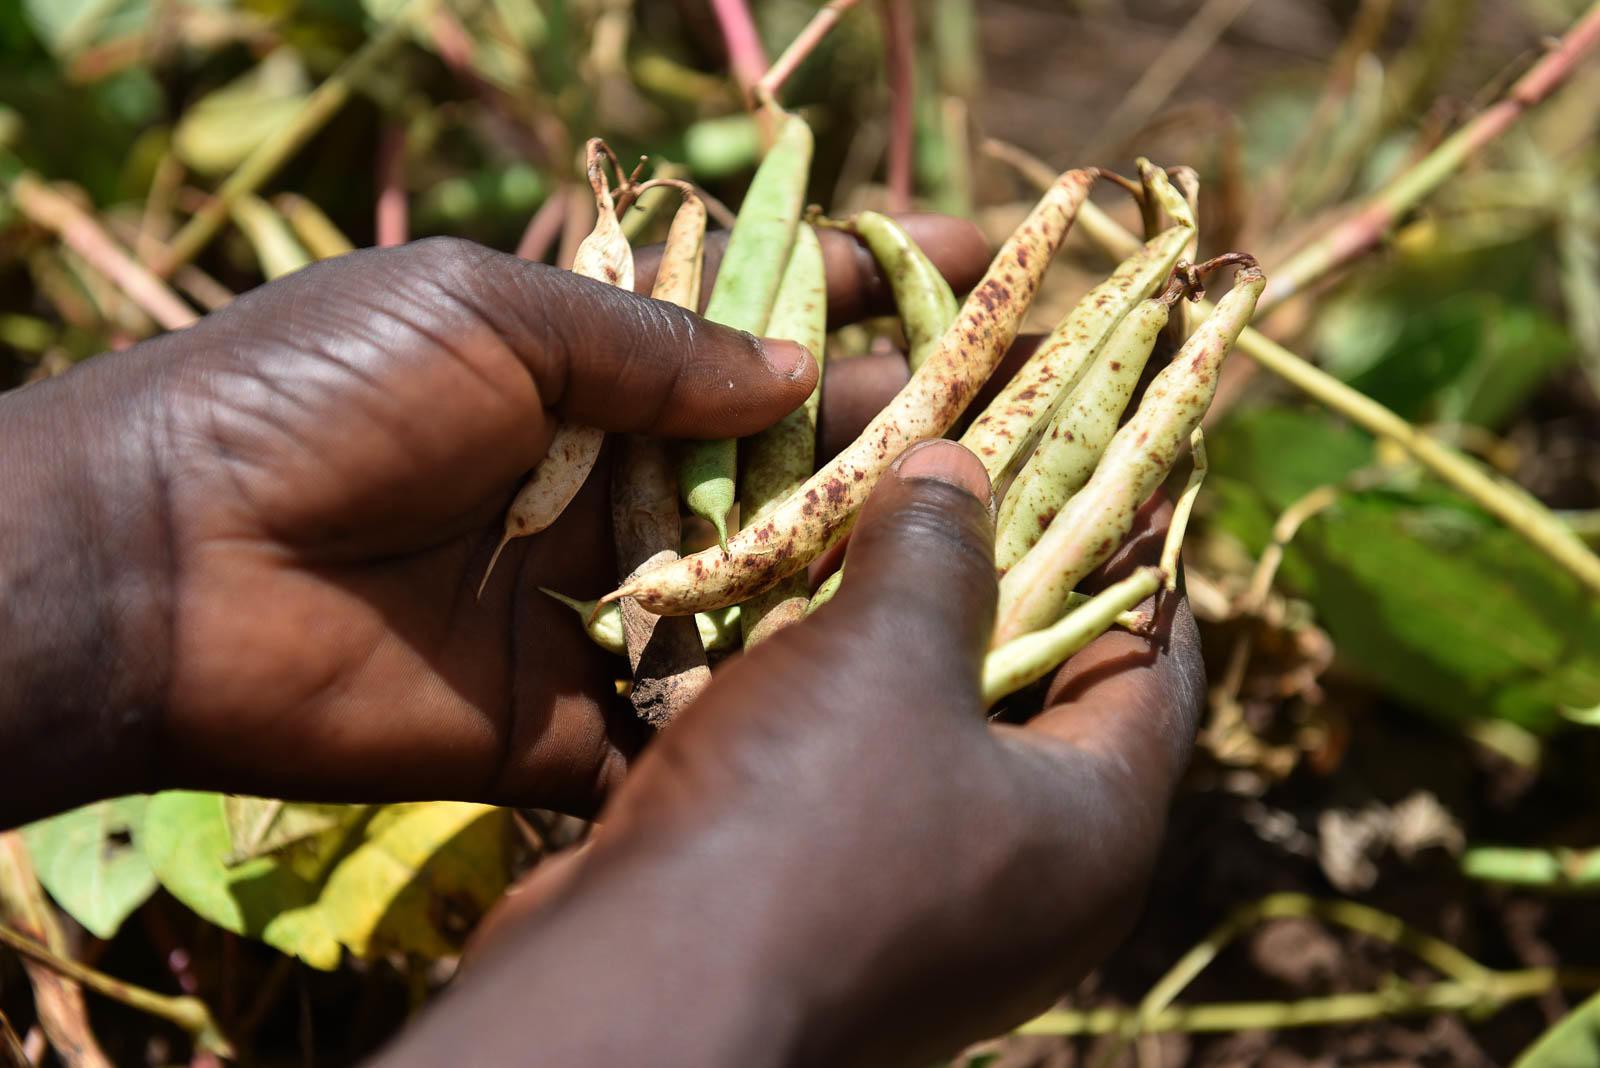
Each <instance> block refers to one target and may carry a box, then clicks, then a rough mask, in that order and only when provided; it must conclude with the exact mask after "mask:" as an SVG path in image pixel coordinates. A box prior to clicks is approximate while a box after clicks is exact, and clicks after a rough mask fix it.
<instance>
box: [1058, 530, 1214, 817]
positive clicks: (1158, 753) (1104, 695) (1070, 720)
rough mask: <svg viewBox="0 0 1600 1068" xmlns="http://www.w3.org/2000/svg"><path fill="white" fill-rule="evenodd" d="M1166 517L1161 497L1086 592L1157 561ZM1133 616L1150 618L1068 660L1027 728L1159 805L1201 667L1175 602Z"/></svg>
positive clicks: (1194, 701) (1163, 596)
mask: <svg viewBox="0 0 1600 1068" xmlns="http://www.w3.org/2000/svg"><path fill="white" fill-rule="evenodd" d="M1171 515H1172V508H1171V505H1170V503H1168V502H1167V501H1166V500H1165V499H1156V500H1153V501H1152V502H1151V503H1150V504H1148V505H1146V506H1145V508H1144V509H1142V510H1141V512H1140V516H1139V519H1138V521H1137V523H1136V526H1135V528H1134V531H1133V533H1132V534H1131V535H1130V537H1129V539H1128V542H1127V544H1126V545H1125V546H1124V547H1123V549H1122V550H1119V552H1118V554H1117V555H1116V556H1114V557H1113V558H1112V559H1111V560H1109V561H1107V562H1106V564H1105V565H1104V566H1103V567H1102V568H1101V569H1100V571H1098V572H1096V574H1095V576H1093V580H1094V581H1093V583H1086V585H1101V584H1105V583H1109V582H1112V581H1115V580H1116V579H1117V578H1120V577H1123V576H1125V575H1127V574H1129V573H1131V572H1132V571H1133V569H1134V568H1135V567H1138V566H1141V565H1145V564H1151V563H1154V562H1156V561H1157V560H1158V559H1159V557H1160V552H1161V543H1162V539H1163V538H1164V536H1165V534H1166V526H1167V522H1168V520H1169V519H1170V518H1171ZM1140 610H1141V611H1143V612H1145V613H1147V614H1149V615H1150V616H1151V617H1152V619H1151V623H1150V625H1149V627H1148V628H1146V630H1145V631H1144V632H1143V633H1134V632H1132V631H1128V630H1122V629H1120V628H1119V629H1113V630H1111V631H1108V632H1107V633H1105V634H1103V635H1101V636H1100V637H1099V638H1098V639H1096V640H1095V641H1094V642H1092V643H1091V644H1090V645H1089V646H1088V647H1087V648H1085V649H1083V650H1082V651H1081V652H1079V653H1077V654H1075V655H1074V656H1073V657H1072V659H1071V660H1069V661H1067V664H1066V666H1065V667H1063V668H1062V669H1061V671H1060V672H1058V673H1057V675H1056V677H1055V678H1054V679H1053V680H1051V683H1050V686H1049V689H1048V690H1047V692H1046V695H1045V706H1044V711H1043V712H1041V713H1040V714H1039V715H1038V716H1036V717H1034V719H1032V720H1031V721H1030V722H1029V723H1028V725H1027V729H1028V730H1029V731H1037V732H1042V733H1044V734H1048V735H1051V736H1053V737H1056V738H1059V739H1062V740H1064V741H1068V742H1071V743H1072V744H1074V745H1076V746H1078V747H1080V748H1083V749H1087V750H1090V751H1093V752H1096V753H1099V754H1101V755H1104V756H1107V757H1110V758H1112V759H1113V760H1114V761H1116V762H1118V763H1119V764H1121V765H1122V766H1124V767H1126V768H1128V769H1129V771H1130V772H1131V774H1132V775H1133V776H1134V777H1135V778H1136V779H1138V780H1139V781H1141V782H1142V783H1143V784H1144V789H1145V790H1146V791H1147V792H1148V793H1149V796H1151V797H1152V798H1154V799H1155V800H1157V801H1158V802H1159V803H1163V804H1164V803H1165V798H1166V797H1167V796H1168V795H1169V793H1170V791H1171V789H1172V787H1173V786H1174V785H1175V784H1176V781H1177V778H1178V776H1179V775H1180V774H1181V773H1182V771H1183V769H1184V767H1185V766H1186V765H1187V764H1188V761H1189V753H1190V749H1191V748H1192V746H1193V742H1194V732H1195V727H1196V724H1197V723H1198V720H1199V716H1200V711H1201V709H1202V707H1203V706H1204V702H1205V667H1204V664H1203V663H1202V661H1201V657H1200V637H1199V632H1198V630H1197V629H1196V627H1195V623H1194V616H1193V615H1192V614H1191V613H1190V611H1189V605H1188V602H1187V601H1186V600H1185V599H1184V598H1183V597H1182V596H1181V594H1168V593H1165V592H1158V593H1157V595H1156V596H1155V597H1154V598H1152V599H1151V600H1149V601H1146V602H1145V604H1144V605H1142V606H1141V608H1140Z"/></svg>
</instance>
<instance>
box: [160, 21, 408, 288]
mask: <svg viewBox="0 0 1600 1068" xmlns="http://www.w3.org/2000/svg"><path fill="white" fill-rule="evenodd" d="M434 2H435V0H413V2H412V3H410V4H408V5H407V6H406V7H404V8H402V9H401V10H400V12H399V13H398V14H396V15H395V16H394V17H393V18H392V19H390V20H389V21H388V22H387V23H385V24H384V26H383V27H382V28H381V29H380V30H379V31H378V32H377V33H376V34H374V35H373V36H372V37H371V38H369V39H368V40H367V42H366V43H365V44H363V45H362V46H361V47H360V48H359V49H357V50H356V52H355V53H354V54H352V55H351V56H350V58H348V59H346V60H345V61H344V63H343V65H341V66H340V67H339V69H338V70H336V71H334V72H333V73H332V74H331V75H329V76H328V79H327V80H326V81H324V82H323V83H322V84H321V85H319V86H317V87H316V89H314V90H313V91H312V93H311V95H310V96H308V97H306V99H305V103H304V104H302V105H301V107H300V111H299V113H298V114H297V115H295V117H294V119H293V120H292V121H291V122H289V123H288V124H287V125H286V126H283V127H281V128H279V129H278V130H277V132H275V133H273V134H272V135H271V136H269V137H268V138H267V139H266V140H264V141H262V142H261V143H260V144H259V145H257V146H256V148H255V150H254V151H253V152H251V153H250V155H249V156H247V157H246V158H245V160H244V162H243V163H241V164H239V166H238V168H237V169H235V170H234V172H233V173H232V174H230V175H229V176H228V177H227V179H226V180H225V181H224V182H223V183H222V185H221V187H220V188H218V189H217V193H216V196H214V197H212V199H211V200H210V201H209V202H208V203H207V204H206V205H205V206H204V207H203V208H201V209H200V210H199V211H198V212H196V213H195V214H194V216H193V218H191V219H190V220H189V221H188V222H187V223H185V224H184V225H183V228H182V229H180V230H179V231H178V233H177V235H176V236H175V237H173V239H172V242H171V244H169V245H168V246H167V252H166V255H165V256H163V257H162V258H161V259H160V260H158V261H157V263H156V273H157V274H158V275H160V276H161V277H163V278H165V277H167V276H169V275H171V274H172V272H173V271H175V270H176V269H177V268H178V267H179V266H181V265H183V264H185V263H188V262H189V261H190V260H192V259H194V258H195V256H197V255H198V254H199V253H200V250H201V249H203V248H205V247H206V245H207V243H209V242H210V240H211V239H212V238H213V237H215V236H216V235H217V232H218V231H219V230H221V229H222V226H223V224H224V223H226V222H227V221H228V216H229V215H230V213H231V212H232V210H233V205H234V203H235V202H236V201H237V200H238V199H239V198H240V197H242V196H245V195H246V194H249V193H254V192H255V191H256V190H257V189H259V188H261V186H262V185H263V184H264V183H265V182H266V181H267V180H268V179H270V178H271V177H272V176H273V175H274V174H277V173H278V170H279V168H281V167H282V166H283V165H284V164H285V163H287V162H288V161H289V159H290V157H292V156H293V155H294V154H295V153H296V152H297V151H299V150H300V147H301V146H302V145H304V144H305V143H306V142H307V141H309V140H310V139H311V138H312V136H313V135H315V134H316V133H317V131H318V130H321V129H322V127H323V126H325V125H327V123H328V120H330V119H332V118H333V116H334V115H336V114H337V113H338V111H339V109H340V108H342V107H343V106H344V103H345V101H347V100H349V99H350V93H351V91H352V90H353V89H354V87H355V85H356V84H357V83H358V82H360V81H361V80H362V79H363V78H365V77H366V76H367V74H368V73H370V72H371V71H372V70H373V68H375V67H377V66H378V64H379V63H382V62H384V61H385V60H387V59H388V58H389V55H390V53H392V52H393V51H395V49H397V48H398V47H399V46H400V45H401V43H403V42H404V41H405V40H406V38H407V36H409V34H410V32H411V22H412V19H411V13H412V11H413V10H415V9H419V8H423V9H425V8H426V7H428V6H430V5H431V4H432V3H434Z"/></svg>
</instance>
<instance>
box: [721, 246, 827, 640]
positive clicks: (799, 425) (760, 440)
mask: <svg viewBox="0 0 1600 1068" xmlns="http://www.w3.org/2000/svg"><path fill="white" fill-rule="evenodd" d="M766 332H767V336H768V337H774V338H780V339H782V340H784V341H794V342H798V343H799V344H801V345H804V346H805V347H806V348H807V349H809V350H810V351H811V352H812V353H813V354H815V355H816V357H817V369H818V372H819V374H818V376H817V386H816V388H815V389H813V390H812V391H811V396H809V397H807V398H806V401H805V403H804V404H802V405H801V406H800V407H798V408H796V409H795V410H794V411H792V412H790V413H789V414H788V415H786V416H784V417H783V419H781V420H780V421H779V422H778V423H777V424H776V425H774V426H771V427H768V428H767V429H766V430H763V431H762V432H761V433H759V434H757V435H755V436H754V437H752V438H751V439H750V440H749V441H747V442H745V463H744V470H743V472H742V473H741V478H740V483H739V514H740V517H741V519H742V521H743V524H744V525H745V526H750V525H751V524H753V523H759V522H761V521H762V520H764V519H766V517H767V516H768V515H770V514H771V513H772V511H773V509H775V508H777V507H778V505H780V504H782V503H783V502H784V500H785V499H787V498H788V496H789V495H790V494H791V493H793V492H794V491H795V490H797V489H799V488H800V487H801V486H802V485H804V484H805V481H806V479H807V478H809V477H810V476H811V472H812V471H814V470H815V469H816V448H817V405H818V403H819V402H820V401H821V398H822V376H821V373H820V372H821V371H822V369H823V368H822V357H823V352H824V350H825V348H826V342H827V333H828V280H827V276H826V274H825V273H824V271H823V266H822V246H821V245H820V244H818V242H817V234H816V231H814V230H813V229H811V227H809V226H806V225H804V224H801V226H800V229H799V231H798V232H797V233H796V235H795V242H794V248H793V249H792V250H791V251H790V253H789V265H788V266H787V267H786V268H785V269H784V272H783V281H782V282H781V284H780V285H779V287H778V297H777V300H776V301H775V302H774V303H773V305H772V317H771V318H770V319H769V320H768V321H767V331H766ZM809 600H810V594H809V592H808V590H807V589H806V581H805V576H804V575H803V574H795V575H790V576H789V577H788V578H786V579H784V580H783V581H781V582H779V583H778V584H777V585H776V586H774V587H772V589H770V590H766V591H764V592H762V593H758V594H756V595H755V596H754V597H752V598H750V600H749V601H747V602H745V610H744V614H743V617H742V623H741V625H742V626H743V628H744V644H745V647H746V648H748V647H750V646H751V645H754V644H755V643H756V642H758V641H760V640H761V639H763V638H766V637H769V636H770V635H772V634H774V633H776V632H777V631H778V630H780V629H782V628H783V627H785V626H787V625H788V624H790V623H794V622H797V621H798V620H800V619H802V618H804V617H805V609H806V604H807V602H808V601H809Z"/></svg>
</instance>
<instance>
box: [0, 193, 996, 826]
mask: <svg viewBox="0 0 1600 1068" xmlns="http://www.w3.org/2000/svg"><path fill="white" fill-rule="evenodd" d="M913 226H914V228H915V229H917V231H918V234H919V237H920V238H921V239H922V240H923V241H924V242H925V244H927V245H928V247H929V250H930V252H931V254H932V255H933V256H934V257H935V259H936V260H937V261H938V262H939V263H940V264H941V266H942V267H943V268H944V269H945V270H947V272H948V273H949V274H950V275H951V277H952V281H953V282H954V283H955V284H957V285H970V284H971V282H972V280H973V279H974V278H975V277H976V275H977V274H978V273H979V272H980V271H981V270H982V268H983V267H984V265H985V262H986V259H987V252H986V250H985V249H984V247H983V244H982V241H981V239H980V238H979V236H978V235H977V232H976V230H975V229H973V228H972V227H971V226H970V224H966V223H960V222H957V221H955V220H949V219H938V218H923V219H920V220H916V221H915V222H914V223H913ZM823 237H824V248H825V257H826V260H827V264H828V268H829V272H830V273H829V300H830V311H832V312H834V313H835V324H836V325H837V323H839V322H843V321H845V320H846V319H848V318H850V317H853V316H859V315H860V314H862V312H863V310H864V309H867V308H869V307H872V306H873V304H874V302H876V305H877V307H879V308H881V307H883V301H884V299H885V298H886V293H885V291H884V287H883V284H882V282H881V280H880V279H877V278H876V277H875V275H874V272H873V269H872V266H871V263H872V261H871V257H870V256H869V255H867V254H866V252H865V250H864V249H863V248H861V247H860V246H859V245H857V244H856V243H855V242H854V241H852V240H850V239H849V238H847V237H845V236H844V235H842V234H835V233H829V234H825V235H823ZM709 246H710V249H711V250H712V255H711V257H710V259H711V262H709V263H708V265H707V270H708V274H709V273H711V272H713V271H714V268H715V254H716V252H717V251H718V250H719V249H720V243H719V242H718V241H716V240H712V241H711V242H710V243H709ZM656 258H657V254H656V253H654V252H652V251H648V250H646V251H642V252H641V254H640V264H639V266H640V270H639V276H640V284H641V285H642V286H647V285H648V282H649V279H650V277H651V276H652V274H653V271H654V266H655V261H656ZM709 282H710V279H709V277H708V279H707V283H708V288H709ZM815 375H816V369H815V365H814V363H813V362H812V361H811V359H809V358H808V357H806V356H805V354H804V353H803V351H802V350H800V349H799V348H798V347H796V346H792V345H787V344H783V343H776V342H768V343H766V344H765V345H764V346H763V345H762V344H761V343H759V342H757V341H756V340H755V339H753V338H751V337H749V336H748V335H745V334H742V333H739V332H736V331H731V330H727V329H725V328H722V327H718V326H714V325H712V324H710V323H707V322H705V321H704V320H701V319H698V318H697V317H695V316H692V315H689V314H688V313H685V312H682V311H681V310H679V309H676V308H672V307H670V306H668V305H665V304H662V303H660V302H656V301H650V300H646V299H641V298H637V297H634V296H632V295H629V294H624V293H620V292H618V291H616V290H614V289H609V288H607V287H604V286H602V285H600V284H599V283H594V282H590V281H587V280H584V279H580V278H578V277H576V276H574V275H572V274H570V273H568V272H563V271H557V270H554V269H552V268H548V267H542V266H539V265H533V264H528V263H524V262H522V261H519V260H516V259H515V258H513V257H510V256H504V255H500V254H497V253H493V252H491V251H489V250H487V249H484V248H481V247H479V246H475V245H472V244H469V243H467V242H461V241H452V240H434V241H427V242H420V243H417V244H414V245H410V246H406V247H404V248H400V249H396V250H388V251H369V252H362V253H358V254H354V255H351V256H347V257H343V258H341V259H339V260H336V261H333V262H329V263H325V264H319V265H316V266H313V267H311V268H308V269H307V270H305V271H302V272H298V273H296V274H295V275H292V276H290V277H288V278H285V279H283V280H280V281H278V282H275V283H272V284H270V285H267V286H263V287H262V288H260V289H258V290H256V291H254V292H251V293H249V294H246V295H244V296H242V297H240V298H239V299H238V300H237V301H235V302H234V303H233V304H232V305H230V306H229V307H228V308H226V309H224V310H223V311H221V312H218V313H216V314H214V315H211V316H208V317H207V318H206V319H205V320H203V321H202V322H201V323H200V324H198V325H197V326H195V327H193V328H191V329H189V330H185V331H181V332H178V333H175V334H170V335H166V336H163V337H161V338H158V339H156V340H154V341H151V342H148V343H146V344H144V345H140V346H137V347H136V348H134V349H132V350H130V351H128V352H124V353H120V354H117V355H116V356H113V357H108V358H105V359H101V360H96V361H94V362H93V363H91V364H89V365H87V366H85V367H83V368H80V369H78V370H76V371H74V372H72V373H70V374H68V375H66V376H63V377H62V378H61V379H57V380H54V381H51V382H48V383H43V384H41V385H39V386H36V387H31V388H29V389H27V390H22V391H19V392H17V393H14V394H11V395H8V396H7V397H6V398H5V399H4V401H3V402H0V428H3V430H0V437H3V439H4V441H3V444H4V448H3V449H0V452H3V453H4V454H5V455H7V456H8V462H7V463H6V465H4V467H3V468H0V479H3V480H4V481H3V482H0V500H3V501H4V502H5V503H6V509H5V510H6V511H7V512H8V513H9V514H10V516H11V521H10V525H9V526H8V528H7V530H6V533H7V535H8V536H7V537H6V538H4V539H3V540H4V542H5V543H6V545H7V553H6V554H0V586H4V587H5V588H6V589H7V591H8V598H7V599H8V601H9V602H10V606H11V607H12V609H13V611H14V612H15V613H16V616H15V617H14V620H13V622H14V625H15V626H16V628H17V629H18V630H19V631H26V633H28V634H29V635H31V636H32V638H31V641H32V642H33V643H39V644H37V645H35V644H30V643H25V642H20V641H18V642H10V643H0V644H8V652H7V653H6V654H5V659H4V661H3V663H0V667H6V668H14V669H15V670H13V671H10V672H8V673H5V674H8V677H9V679H10V681H9V682H0V712H3V713H4V714H3V715H0V741H6V742H8V743H9V744H8V745H7V746H6V748H7V749H8V751H12V752H19V751H23V750H24V748H26V749H27V750H28V751H29V752H30V760H31V761H32V767H33V768H34V769H35V772H36V773H35V774H29V775H23V776H21V777H17V778H12V779H11V780H10V784H9V785H8V786H7V787H6V788H5V789H4V790H3V791H0V818H6V819H21V818H27V817H28V816H32V815H40V814H43V813H45V812H48V811H52V810H54V809H57V808H60V807H62V806H64V805H66V804H70V803H74V802H77V801H82V800H88V799H90V798H91V797H92V796H99V795H103V794H105V793H109V792H125V791H130V790H145V789H153V788H159V787H168V786H177V785H182V786H191V787H211V788H219V789H226V790H229V791H235V792H247V793H262V794H267V795H271V796H286V797H309V798H316V799H321V800H338V799H351V800H364V801H365V800H382V799H399V798H419V797H428V798H441V797H454V798H472V799H476V800H488V801H502V802H509V803H520V804H529V805H538V806H542V807H551V808H562V809H567V810H571V811H579V812H585V811H592V810H593V809H594V808H595V807H596V806H597V805H598V803H599V801H600V800H601V799H602V798H603V797H604V796H605V794H606V792H607V790H608V789H609V788H610V787H611V786H612V785H613V784H614V783H615V781H616V780H617V778H618V777H619V775H620V773H621V772H622V770H623V769H624V768H625V766H626V763H627V761H628V759H629V758H630V757H631V755H632V754H633V753H634V752H635V751H636V749H637V747H638V745H639V743H640V741H641V738H642V735H641V732H640V729H639V727H638V724H637V723H636V721H635V719H634V717H633V716H632V714H631V711H629V710H627V709H626V708H625V707H623V706H622V705H621V704H620V703H619V702H618V701H617V700H616V699H615V695H614V691H613V683H612V679H613V677H614V673H615V668H614V664H612V663H610V662H609V661H608V659H607V656H606V654H604V653H603V652H602V651H600V650H598V649H596V648H595V647H594V646H593V645H592V644H591V643H590V642H589V641H588V639H587V638H586V637H585V636H584V635H583V634H582V632H581V630H580V629H579V628H578V627H577V626H576V625H575V623H574V620H573V619H572V617H571V614H570V611H569V610H568V609H565V608H563V607H561V606H559V605H556V604H555V603H554V602H552V601H550V600H549V599H548V598H546V597H544V596H542V595H540V594H539V593H538V592H537V590H536V587H538V586H541V585H545V586H552V587H556V588H561V589H564V590H574V591H577V590H585V589H589V588H593V589H604V588H607V587H608V586H609V585H610V584H612V582H613V581H614V580H615V578H616V572H615V569H614V565H613V562H612V538H611V533H610V530H609V526H608V523H609V507H608V505H607V501H606V493H605V487H606V479H605V477H604V471H603V469H601V470H600V471H599V472H598V474H597V477H595V478H592V479H591V480H590V482H589V483H588V485H587V486H586V488H585V489H584V491H583V492H581V493H580V495H579V497H578V498H577V499H576V500H575V501H574V502H573V504H572V506H571V507H570V508H569V509H568V511H567V513H566V514H564V515H563V517H562V518H561V520H560V521H559V522H557V523H556V524H555V525H554V526H552V527H551V528H550V529H549V530H547V531H545V532H544V533H542V534H540V535H538V536H536V537H533V538H529V539H524V540H522V541H520V542H517V543H514V544H513V545H512V547H511V548H510V549H508V551H507V553H506V555H505V557H504V558H503V559H502V561H501V563H500V565H499V567H498V569H497V571H496V573H495V576H494V579H493V581H491V582H490V583H489V586H488V588H487V590H486V591H485V593H484V596H483V599H482V601H481V602H478V601H477V600H475V597H474V594H475V590H476V587H477V584H478V580H479V579H480V578H481V576H482V574H483V570H484V567H485V565H486V563H487V561H488V556H489V551H490V549H491V548H492V546H493V544H494V542H495V541H496V539H497V537H498V534H499V531H500V525H501V516H502V514H503V512H504V509H505V506H506V504H507V503H508V501H509V500H510V498H511V496H512V494H513V493H514V491H515V490H516V488H517V486H518V484H519V483H520V481H521V480H522V479H523V477H524V476H525V475H526V473H527V472H528V471H529V470H530V469H531V468H532V467H533V466H535V464H537V462H538V460H539V459H540V458H541V456H542V455H543V451H544V449H545V447H546V446H547V445H548V443H549V441H550V438H551V435H552V433H553V431H554V428H555V426H556V424H557V421H558V420H572V421H575V422H581V423H586V424H589V425H593V426H598V427H601V428H603V429H607V430H618V431H623V430H626V431H640V432H648V433H653V434H659V435H663V436H685V437H732V436H737V435H744V434H749V433H752V432H754V431H755V430H758V429H760V428H762V427H764V426H767V425H769V424H771V423H772V422H774V421H776V420H777V419H778V418H780V417H781V416H782V415H783V414H785V413H786V412H788V411H789V410H791V409H792V408H793V407H794V406H796V405H797V404H799V403H800V401H801V400H802V399H803V398H804V397H805V396H806V395H807V394H808V393H809V391H810V390H811V388H812V385H813V383H814V381H815ZM730 386H731V388H730ZM36 621H42V622H36ZM8 636H9V632H8ZM38 738H48V739H50V742H51V745H50V746H49V747H48V748H49V749H50V752H39V751H38V750H39V749H40V748H41V747H40V746H37V745H27V746H25V745H24V743H25V742H27V741H28V740H29V739H38Z"/></svg>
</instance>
